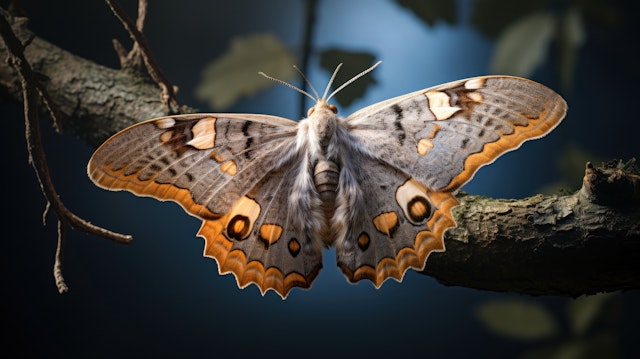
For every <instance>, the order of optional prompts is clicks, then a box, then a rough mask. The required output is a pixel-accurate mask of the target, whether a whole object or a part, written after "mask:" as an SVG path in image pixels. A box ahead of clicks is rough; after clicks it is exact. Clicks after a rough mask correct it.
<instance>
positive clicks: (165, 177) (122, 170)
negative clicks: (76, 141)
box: [88, 114, 322, 297]
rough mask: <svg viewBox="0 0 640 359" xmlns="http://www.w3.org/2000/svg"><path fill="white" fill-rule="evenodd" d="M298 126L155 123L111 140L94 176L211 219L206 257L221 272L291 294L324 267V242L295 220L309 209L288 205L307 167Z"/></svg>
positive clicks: (188, 119) (248, 119) (213, 119)
mask: <svg viewBox="0 0 640 359" xmlns="http://www.w3.org/2000/svg"><path fill="white" fill-rule="evenodd" d="M296 129H297V124H296V123H295V122H293V121H290V120H286V119H282V118H279V117H273V116H262V115H235V114H234V115H232V114H215V115H214V114H196V115H180V116H172V117H163V118H158V119H153V120H149V121H146V122H142V123H140V124H137V125H134V126H132V127H129V128H128V129H126V130H123V131H121V132H119V133H118V134H116V135H114V136H113V137H111V138H110V139H109V140H107V141H106V142H105V143H104V144H103V145H102V146H101V147H100V148H99V149H98V150H97V151H96V152H95V153H94V155H93V157H92V158H91V160H90V161H89V165H88V173H89V177H90V178H91V179H92V180H93V181H94V182H95V183H96V184H97V185H99V186H101V187H103V188H106V189H110V190H128V191H131V192H133V193H135V194H138V195H142V196H150V197H154V198H156V199H159V200H172V201H175V202H177V203H179V204H180V205H181V206H182V207H183V208H184V209H185V210H186V211H187V212H188V213H190V214H192V215H194V216H196V217H198V218H201V219H202V220H203V224H202V227H201V228H200V231H199V233H198V234H199V235H200V236H202V237H203V238H204V239H205V242H206V243H205V250H204V254H205V255H206V256H210V257H213V258H215V259H216V261H217V263H218V269H219V271H220V273H233V274H234V275H235V277H236V279H237V281H238V285H239V286H241V287H244V286H246V285H248V284H250V283H256V284H257V285H258V286H259V287H260V289H261V291H262V292H263V293H264V292H265V291H266V290H269V289H273V290H275V291H276V292H278V293H279V294H280V295H281V296H283V297H284V296H286V294H287V293H288V292H289V290H290V289H291V288H292V287H295V286H299V287H309V286H310V285H311V282H312V281H313V279H314V278H315V276H316V275H317V273H318V271H319V270H320V268H321V266H322V258H321V250H320V247H321V245H320V244H315V243H312V242H311V239H310V235H309V233H308V228H305V227H304V225H302V224H300V223H292V218H300V216H298V217H295V216H291V213H290V212H291V211H292V210H296V211H297V212H299V211H300V209H299V208H291V206H288V205H287V204H288V203H289V201H288V196H289V193H290V190H291V188H292V186H293V183H292V182H293V181H294V180H295V178H296V175H297V173H298V171H300V170H301V169H302V168H301V166H305V165H306V163H305V161H304V159H305V158H306V157H305V156H304V155H303V154H304V151H299V150H298V149H297V148H296ZM304 215H305V213H303V214H302V216H304ZM309 216H311V215H310V214H309Z"/></svg>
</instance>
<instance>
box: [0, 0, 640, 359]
mask: <svg viewBox="0 0 640 359" xmlns="http://www.w3.org/2000/svg"><path fill="white" fill-rule="evenodd" d="M22 3H23V6H24V8H25V10H26V11H27V12H28V14H29V16H30V17H31V21H30V28H31V29H32V30H34V32H35V33H36V34H38V35H39V36H41V37H43V38H45V39H46V40H48V41H51V42H52V43H54V44H56V45H58V46H61V47H62V48H65V49H67V50H69V51H71V52H73V53H75V54H77V55H80V56H83V57H86V58H88V59H91V60H93V61H96V62H98V63H100V64H103V65H107V66H110V67H117V66H118V60H117V57H116V54H115V52H114V51H113V49H112V45H111V39H112V38H114V37H117V38H119V39H121V41H122V42H123V43H125V44H127V46H128V44H130V42H129V41H127V40H128V37H127V35H126V33H125V32H124V30H123V29H122V27H121V25H120V24H119V23H118V21H117V19H116V18H115V17H114V16H113V15H112V14H111V13H110V11H109V9H108V8H107V6H106V4H105V3H104V2H102V1H79V0H78V1H67V2H65V3H68V4H69V5H68V6H67V7H66V8H63V7H62V5H61V3H60V2H50V1H44V0H23V1H22ZM129 3H133V2H127V4H126V5H127V6H126V8H127V9H128V10H129V13H130V14H132V15H133V14H135V6H133V4H129ZM458 4H459V5H460V6H459V7H458V13H457V16H458V21H457V22H456V25H448V24H445V23H443V22H439V23H437V24H436V25H435V26H433V27H429V26H427V25H426V24H425V23H423V22H422V21H420V20H419V19H418V18H417V17H416V16H415V15H414V14H412V13H411V12H409V11H407V10H406V9H404V8H402V7H400V6H398V5H396V4H395V3H394V2H391V1H364V0H360V1H337V0H324V1H320V2H319V8H318V13H317V24H316V25H317V28H316V30H315V36H314V39H313V40H314V44H313V46H314V49H315V50H316V52H315V53H314V56H312V59H311V66H310V68H309V70H308V73H307V75H308V77H309V78H310V80H311V81H312V82H313V83H314V85H315V86H316V87H317V88H322V89H323V88H324V86H325V84H326V82H327V80H328V78H329V75H330V74H328V73H327V72H325V71H324V70H322V69H320V68H319V66H318V64H319V59H318V57H317V56H316V55H317V51H320V50H323V49H327V48H331V47H342V48H346V49H350V50H353V51H367V52H371V53H374V54H375V55H376V57H377V58H378V59H380V60H382V61H383V64H382V65H381V66H380V67H379V68H377V69H376V70H375V72H374V76H375V77H376V80H377V84H376V85H375V86H374V87H372V88H371V89H370V90H369V91H368V92H367V93H366V96H365V97H364V98H362V99H360V100H358V101H356V102H355V103H354V104H353V105H352V106H350V107H349V108H342V109H340V110H341V113H342V114H343V115H348V114H349V113H351V112H354V111H355V110H357V109H359V108H361V107H364V106H366V105H369V104H373V103H375V102H378V101H381V100H384V99H387V98H390V97H393V96H397V95H401V94H404V93H407V92H410V91H414V90H418V89H421V88H426V87H429V86H433V85H437V84H440V83H444V82H448V81H452V80H456V79H460V78H465V77H470V76H476V75H483V74H486V73H487V71H488V70H487V69H488V64H489V60H490V56H491V52H492V50H493V46H494V42H493V41H492V40H491V39H489V38H487V37H486V36H483V35H481V34H479V33H478V32H477V31H476V30H475V29H474V28H473V27H472V26H471V25H470V24H469V17H470V10H469V9H470V4H471V2H470V1H459V2H458ZM3 5H5V4H4V2H3ZM303 13H304V6H303V2H302V1H294V0H279V1H269V2H266V1H248V0H236V1H233V2H225V3H224V5H222V3H218V2H216V3H214V2H203V1H196V0H189V1H180V2H177V1H171V2H169V1H167V2H162V3H159V2H151V7H150V13H149V16H148V19H147V24H146V29H145V32H146V34H147V36H148V40H149V42H150V45H151V48H152V49H153V51H154V54H155V56H156V60H157V61H158V63H159V64H160V65H161V67H162V68H163V70H164V71H165V73H166V74H167V76H168V77H169V79H170V80H171V81H172V82H173V83H174V84H176V85H178V86H179V87H180V93H179V99H180V101H181V103H184V104H187V105H191V106H195V107H199V108H201V109H203V110H205V111H208V110H209V109H207V106H206V104H205V103H203V102H199V101H198V100H196V98H195V96H194V89H195V87H196V85H197V83H198V82H199V80H200V77H201V71H202V69H203V68H204V66H205V65H206V64H207V63H208V62H210V61H211V60H213V59H214V58H216V57H218V56H220V55H221V54H223V53H224V51H226V49H227V48H228V46H229V41H230V39H232V38H233V37H234V36H237V35H243V34H250V33H254V32H272V33H274V34H276V36H278V37H279V38H280V39H281V40H282V41H284V42H285V43H286V44H287V45H289V46H290V47H291V48H293V49H298V48H299V46H300V44H301V41H302V29H303V27H304V15H303ZM623 13H624V11H623ZM632 20H635V18H633V19H632V18H630V17H626V18H623V21H622V23H621V25H620V28H619V29H618V30H617V32H612V33H611V34H609V35H608V37H607V36H604V35H602V34H601V33H599V32H598V33H596V32H594V33H591V32H590V33H588V36H590V37H589V38H588V42H587V43H586V45H585V46H584V47H583V48H582V49H581V50H580V52H579V59H578V65H577V69H576V75H575V82H574V87H573V89H572V90H571V91H563V90H562V89H561V88H560V84H559V81H558V79H557V76H556V75H557V74H556V72H555V68H554V64H553V61H552V60H548V61H547V62H546V63H545V64H544V65H543V66H542V67H541V68H540V69H538V70H537V71H536V72H535V73H534V74H533V75H532V76H531V78H532V79H534V80H536V81H539V82H542V83H544V84H546V85H548V86H550V87H552V88H554V89H556V90H557V91H559V92H561V93H562V94H563V96H564V97H565V98H566V100H567V102H568V103H569V113H568V116H567V118H566V119H565V121H564V122H563V123H562V124H561V125H560V126H559V127H558V128H557V129H556V130H555V131H554V132H553V133H551V134H550V135H548V136H547V137H545V138H543V139H541V140H537V141H533V142H528V143H526V144H525V145H524V146H523V147H522V148H521V149H520V150H518V151H515V152H512V153H509V154H507V155H505V156H503V157H502V158H500V159H499V160H498V161H496V163H494V164H492V165H490V166H488V167H485V168H483V169H481V170H480V171H479V172H478V174H477V175H476V176H475V178H474V179H473V180H472V181H471V182H470V183H469V184H467V185H466V186H465V187H464V190H465V191H467V192H470V193H473V194H482V195H488V196H493V197H514V198H521V197H525V196H528V195H532V194H535V193H537V191H538V190H539V189H540V188H542V187H543V186H545V185H548V184H550V183H553V182H554V181H557V180H558V179H559V178H560V176H561V175H562V174H563V168H562V167H561V165H560V162H559V158H561V154H562V153H563V151H565V150H566V148H567V146H574V147H575V146H577V147H579V148H583V149H585V151H587V152H588V153H591V154H593V155H594V156H597V158H605V159H610V158H623V159H627V158H630V157H633V156H637V155H638V154H639V152H638V148H639V146H638V142H637V136H638V129H639V126H638V121H639V120H640V119H639V118H638V116H637V113H638V111H637V110H636V109H635V106H636V104H637V89H636V88H635V85H636V84H638V83H639V81H638V80H640V78H639V76H638V68H637V64H636V62H637V59H636V58H635V57H634V56H632V55H631V53H633V52H634V51H636V50H637V44H636V43H635V42H633V41H634V40H630V38H635V35H637V25H636V24H634V23H633V22H632ZM298 96H299V95H298V94H297V93H295V92H293V91H291V90H290V89H287V88H284V87H282V86H276V87H273V88H272V89H270V90H268V91H266V92H263V93H260V94H258V95H256V96H253V97H250V98H246V99H243V100H241V101H240V102H239V103H237V104H236V105H235V106H234V107H233V108H232V109H231V111H233V112H250V113H251V112H255V113H268V114H273V115H279V116H283V117H288V118H292V119H298V118H299V108H298V102H299V97H298ZM0 110H1V111H2V112H1V113H2V118H3V120H4V122H3V124H4V126H5V128H4V131H5V134H4V139H5V140H4V141H2V146H3V147H2V148H3V153H5V159H4V162H5V167H4V171H3V173H4V183H5V185H4V186H5V189H6V190H7V192H6V193H5V195H4V196H3V197H4V200H3V207H4V208H5V212H4V213H6V214H5V215H4V216H3V222H4V226H3V228H4V231H5V232H4V233H5V234H4V235H3V239H2V240H1V241H0V270H1V272H0V275H1V278H2V284H1V285H0V304H1V305H2V306H1V307H0V323H1V325H2V326H4V327H6V328H5V329H8V330H9V333H10V335H9V336H8V337H7V336H4V337H3V338H2V340H3V341H6V342H5V343H4V344H3V346H2V348H5V350H9V349H10V348H14V349H18V350H21V351H22V352H23V353H25V354H34V355H37V356H44V355H60V356H65V357H68V356H71V355H75V356H78V357H115V356H118V357H139V356H142V355H145V356H151V355H156V356H160V357H175V356H184V357H192V356H203V355H204V356H210V357H220V356H222V355H226V354H236V355H238V356H240V357H245V356H264V357H267V356H273V355H278V356H283V357H305V358H314V357H330V356H337V357H345V356H356V355H357V356H358V357H366V356H371V355H374V354H377V355H378V356H382V355H394V356H397V357H400V356H404V355H409V354H410V353H417V354H419V355H418V356H424V357H445V356H446V357H450V358H454V357H470V356H473V357H484V356H496V355H501V356H503V357H514V356H518V355H520V354H521V353H523V352H524V351H525V350H527V349H530V348H532V347H534V346H536V345H544V344H553V343H554V341H553V340H548V341H546V342H544V341H543V342H522V341H517V340H510V339H505V338H503V337H501V336H499V335H496V334H494V333H492V332H490V331H488V330H487V329H486V327H485V326H484V325H483V324H482V322H480V321H479V320H478V319H477V317H476V315H475V313H476V308H477V307H478V305H479V304H481V303H484V302H487V301H489V300H493V299H496V298H505V297H506V298H516V299H522V300H526V301H531V302H537V303H541V304H542V305H544V306H545V307H546V308H548V309H549V310H550V311H551V312H552V313H553V314H554V315H556V317H557V318H558V320H559V321H561V322H562V321H563V320H564V319H563V318H565V317H566V314H565V306H566V304H567V301H568V299H567V298H559V297H529V296H520V295H514V294H502V293H493V292H485V291H478V290H473V289H467V288H460V287H446V286H443V285H441V284H439V283H437V282H436V281H435V280H434V279H432V278H430V277H427V276H424V275H420V274H417V273H415V272H413V271H409V272H408V273H407V275H406V276H405V279H404V281H403V283H397V282H395V281H388V282H386V283H385V284H384V285H383V286H382V287H381V289H379V290H376V289H374V288H373V286H372V285H370V284H369V283H360V284H357V285H351V284H348V283H347V281H346V280H345V279H344V277H343V276H342V274H341V273H340V271H339V270H338V268H337V267H336V265H335V256H334V255H335V253H334V252H333V251H332V250H329V251H326V252H325V257H324V269H323V270H322V271H321V273H320V275H319V276H318V279H317V280H316V281H315V283H314V285H313V288H312V289H311V290H309V291H301V290H294V291H293V292H292V293H291V294H290V296H289V297H288V299H287V300H286V301H283V300H281V299H280V297H278V296H277V295H275V294H274V293H273V292H270V293H268V294H267V295H266V296H265V297H262V296H261V295H260V293H259V291H258V289H257V288H256V287H255V286H250V287H248V288H246V289H244V290H241V289H238V288H237V286H236V284H235V280H234V278H233V277H232V276H228V275H227V276H220V275H218V274H217V267H216V264H215V262H214V261H213V260H211V259H208V258H204V257H202V249H203V240H202V239H200V238H199V237H196V236H195V234H196V232H197V230H198V228H199V226H200V223H199V221H198V220H197V219H195V218H193V217H191V216H189V215H187V214H186V213H184V212H183V211H182V209H181V208H180V207H179V206H178V205H176V204H174V203H160V202H157V201H155V200H153V199H149V198H138V197H135V196H133V195H131V194H129V193H122V192H117V193H115V192H108V191H104V190H101V189H99V188H97V187H95V186H94V185H93V184H92V183H91V181H90V180H89V179H88V178H87V176H86V163H87V161H88V160H89V158H90V156H91V153H92V151H93V148H91V147H89V146H88V145H86V144H85V143H84V142H82V141H81V140H79V139H77V138H75V137H74V136H73V134H72V133H71V132H66V133H64V134H63V135H61V136H60V135H57V134H55V133H54V132H53V131H52V130H51V128H50V126H49V123H48V122H47V121H46V120H43V122H42V123H43V131H44V134H43V136H44V142H45V149H46V151H47V159H48V160H49V164H50V169H51V175H52V177H53V181H54V183H55V185H56V188H57V191H58V193H59V194H60V196H61V198H62V200H63V201H64V203H65V204H66V206H67V207H68V208H69V209H70V210H72V211H73V212H74V213H76V214H78V215H80V216H81V217H83V218H85V219H87V220H89V221H91V222H93V223H95V224H97V225H100V226H103V227H106V228H108V229H111V230H114V231H119V232H122V233H128V234H132V235H133V236H134V242H133V243H132V244H131V245H130V246H121V245H117V244H114V243H112V242H109V241H107V240H104V239H101V238H95V237H92V236H88V235H85V234H83V233H81V232H78V231H73V230H71V231H68V233H67V235H68V238H67V242H66V252H65V266H64V273H65V277H66V280H67V284H69V286H70V291H69V292H68V293H66V294H64V295H58V294H57V291H56V288H55V284H54V281H53V277H52V274H51V270H52V264H53V258H54V253H55V242H56V241H55V239H56V222H57V219H56V218H55V216H54V215H53V214H49V215H48V216H47V224H46V226H43V225H42V213H43V210H44V208H45V200H44V199H43V197H42V194H41V192H40V189H39V186H38V184H37V181H36V179H35V175H34V173H33V170H32V169H31V167H30V165H29V164H28V155H27V151H26V146H25V143H24V122H23V119H22V118H21V115H22V113H21V108H20V107H19V106H17V105H15V104H6V103H5V104H2V105H1V107H0ZM581 165H583V164H581ZM573 180H574V182H575V183H576V188H577V186H578V185H579V183H580V180H581V179H580V178H574V179H573ZM12 192H13V193H12ZM496 280H500V279H499V278H496ZM639 298H640V297H639V295H638V292H637V291H634V292H629V293H623V294H622V295H620V296H618V298H617V299H616V301H615V308H616V309H615V311H617V314H616V315H615V316H614V318H615V320H612V321H611V323H609V325H610V326H611V327H612V328H613V330H614V331H615V333H616V338H617V340H618V341H619V342H618V343H619V346H620V348H621V350H622V352H623V353H624V356H625V357H633V356H634V353H635V355H637V354H638V353H640V351H639V350H638V349H637V346H636V342H637V339H638V335H637V334H635V333H634V332H633V329H632V328H634V326H635V325H636V323H637V321H638V319H640V312H639V309H638V308H637V304H638V299H639ZM634 304H635V305H634ZM563 323H564V322H563ZM562 330H563V333H565V334H566V332H567V328H566V324H563V327H562ZM566 336H568V334H566ZM1 350H2V349H0V351H1Z"/></svg>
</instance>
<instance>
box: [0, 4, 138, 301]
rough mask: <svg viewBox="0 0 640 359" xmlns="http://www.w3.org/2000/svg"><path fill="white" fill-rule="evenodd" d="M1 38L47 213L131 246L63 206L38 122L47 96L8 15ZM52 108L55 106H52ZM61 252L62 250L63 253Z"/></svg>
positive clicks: (1, 20)
mask: <svg viewBox="0 0 640 359" xmlns="http://www.w3.org/2000/svg"><path fill="white" fill-rule="evenodd" d="M0 35H1V37H2V39H3V40H4V43H5V46H6V48H7V61H8V62H9V63H10V64H11V65H12V66H13V67H14V68H15V69H16V71H17V73H18V76H19V78H20V82H21V85H22V99H23V105H24V118H25V137H26V142H27V150H28V153H29V162H30V163H31V165H32V166H33V168H34V170H35V172H36V177H37V179H38V182H39V184H40V188H41V190H42V193H43V195H44V197H45V199H46V200H47V205H46V207H45V211H46V210H48V208H49V205H50V204H51V205H52V206H53V209H54V210H55V212H56V214H57V216H58V218H59V220H60V222H61V223H60V226H62V225H64V224H65V223H69V224H71V225H72V226H73V227H76V228H78V229H80V230H82V231H85V232H87V233H91V234H96V235H99V236H102V237H105V238H108V239H111V240H113V241H116V242H118V243H129V242H131V236H127V235H122V234H119V233H115V232H111V231H108V230H106V229H103V228H100V227H97V226H94V225H92V224H90V223H88V222H86V221H85V220H83V219H81V218H79V217H77V216H76V215H74V214H73V213H71V212H70V211H69V210H68V209H67V208H66V207H65V206H64V204H63V203H62V201H61V200H60V197H59V196H58V194H57V193H56V190H55V187H54V185H53V182H52V181H51V177H50V176H49V167H48V165H47V161H46V159H45V155H44V150H43V148H42V141H41V139H40V127H39V121H38V99H39V97H40V95H41V94H42V93H46V90H45V89H44V88H43V87H39V81H38V76H37V74H36V73H35V72H34V71H33V70H32V69H31V66H30V65H29V62H28V61H27V60H26V58H25V57H24V53H23V44H22V43H21V42H20V40H19V39H18V38H17V37H16V36H15V34H14V32H13V29H12V28H11V25H10V24H9V22H8V20H7V19H6V18H5V12H4V11H3V12H2V13H0ZM49 106H51V103H50V104H49ZM59 233H60V234H59V237H58V241H59V243H58V248H59V249H60V248H61V246H62V241H63V240H64V236H63V235H62V233H63V232H59ZM60 252H61V250H60ZM61 258H62V257H61V256H59V255H58V253H56V264H55V265H54V275H55V276H56V282H58V280H59V279H60V278H62V273H61V272H60V268H61V266H62V263H61ZM61 283H62V284H61V285H62V287H61V285H58V288H59V290H60V289H61V288H63V287H65V288H66V285H64V280H62V282H61Z"/></svg>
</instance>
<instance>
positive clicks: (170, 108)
mask: <svg viewBox="0 0 640 359" xmlns="http://www.w3.org/2000/svg"><path fill="white" fill-rule="evenodd" d="M105 1H106V2H107V5H109V8H111V11H112V12H113V13H114V14H115V15H116V17H117V18H118V19H119V20H120V22H121V23H122V25H123V26H124V28H125V29H126V30H127V32H129V36H130V37H131V39H132V40H133V41H134V43H135V44H134V47H135V46H136V45H137V46H138V47H139V48H140V53H141V55H142V58H143V60H144V63H145V65H146V67H147V72H148V73H149V76H151V78H152V79H153V81H155V82H156V83H157V84H158V86H160V89H161V90H162V95H161V96H162V101H163V102H164V104H165V106H166V107H167V112H169V113H177V112H178V109H179V105H178V101H177V100H176V95H175V91H174V88H173V85H172V84H171V83H170V82H169V80H168V79H167V77H166V76H165V75H164V73H163V72H162V70H161V69H160V66H159V65H158V63H157V62H156V60H155V59H154V57H153V55H152V54H151V49H150V48H149V45H148V44H147V39H146V38H145V37H144V35H143V34H142V32H141V31H140V30H139V28H138V26H139V27H140V28H142V24H141V23H143V22H144V16H145V14H146V8H147V1H146V0H140V1H139V3H138V4H139V6H138V24H134V23H133V21H131V19H130V18H129V17H128V16H127V14H126V13H125V11H124V9H122V7H121V6H120V4H119V3H118V2H117V1H116V0H105ZM140 15H142V16H140ZM116 51H120V50H116ZM132 51H133V50H132Z"/></svg>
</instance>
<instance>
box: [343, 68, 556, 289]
mask: <svg viewBox="0 0 640 359" xmlns="http://www.w3.org/2000/svg"><path fill="white" fill-rule="evenodd" d="M566 109H567V105H566V103H565V101H564V100H563V99H562V98H561V97H560V96H559V95H558V94H556V93H555V92H553V91H552V90H550V89H548V88H547V87H545V86H542V85H540V84H538V83H535V82H533V81H530V80H526V79H522V78H516V77H507V76H495V77H494V76H487V77H477V78H471V79H467V80H461V81H456V82H452V83H449V84H445V85H440V86H437V87H433V88H430V89H426V90H422V91H418V92H415V93H411V94H408V95H405V96H401V97H398V98H394V99H391V100H387V101H384V102H381V103H378V104H375V105H373V106H370V107H367V108H364V109H362V110H360V111H358V112H356V113H354V114H353V115H351V116H349V117H348V118H346V119H345V121H346V123H347V126H348V128H349V131H350V134H351V136H353V138H354V141H353V142H354V143H358V144H359V146H361V147H362V148H363V149H361V151H362V152H364V153H367V154H368V157H370V159H368V160H367V161H362V163H363V166H362V168H363V169H366V175H364V176H361V177H360V178H359V179H358V181H359V182H360V184H361V187H360V188H361V189H362V191H364V192H365V193H364V194H363V196H364V197H366V200H367V206H366V208H365V209H361V210H360V212H361V215H362V217H363V218H362V220H361V221H360V222H357V221H356V222H354V223H353V228H352V229H351V230H350V231H349V232H348V233H347V235H346V236H345V237H344V239H343V241H342V242H341V243H337V244H336V246H337V250H336V252H337V256H338V263H339V264H340V266H341V268H342V270H343V272H344V273H345V274H346V275H347V277H348V278H349V279H350V280H358V279H360V278H367V279H370V280H371V281H373V283H374V284H375V285H377V286H378V285H380V284H381V282H382V281H384V280H385V279H386V278H388V277H392V278H396V279H398V280H400V279H401V278H402V275H403V274H404V271H405V270H406V269H407V268H409V267H413V268H417V269H422V268H424V265H425V261H426V258H427V256H428V254H429V253H430V252H431V251H433V250H443V249H444V242H443V233H444V231H445V230H446V229H447V228H449V227H452V226H455V221H454V219H453V216H452V214H451V208H452V207H453V206H455V205H456V204H457V201H456V200H455V198H454V197H453V195H452V194H451V192H452V191H454V190H456V189H458V188H459V187H460V186H462V185H463V184H464V183H466V182H467V181H469V180H470V179H471V178H472V176H473V175H474V173H475V172H476V171H477V170H478V168H480V167H481V166H482V165H485V164H487V163H491V162H492V161H494V160H495V159H496V158H497V157H498V156H500V155H501V154H503V153H505V152H507V151H509V150H513V149H515V148H518V147H519V146H520V145H521V144H522V143H523V142H524V141H526V140H529V139H533V138H538V137H541V136H544V135H545V134H546V133H548V132H549V131H551V130H552V129H553V128H554V127H555V126H556V125H557V124H558V123H559V122H560V121H561V120H562V118H563V117H564V115H565V113H566ZM365 158H366V157H365ZM366 162H368V163H366ZM338 198H339V199H338V200H339V201H340V200H341V198H342V200H345V199H344V197H341V196H340V194H339V196H338ZM381 233H383V234H385V233H386V234H387V235H386V236H385V235H381ZM374 239H375V240H374ZM362 243H367V245H366V246H365V247H368V248H367V249H366V250H362ZM372 247H373V248H375V251H373V252H372V251H370V248H372ZM358 248H360V251H358V250H357V249H358Z"/></svg>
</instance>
